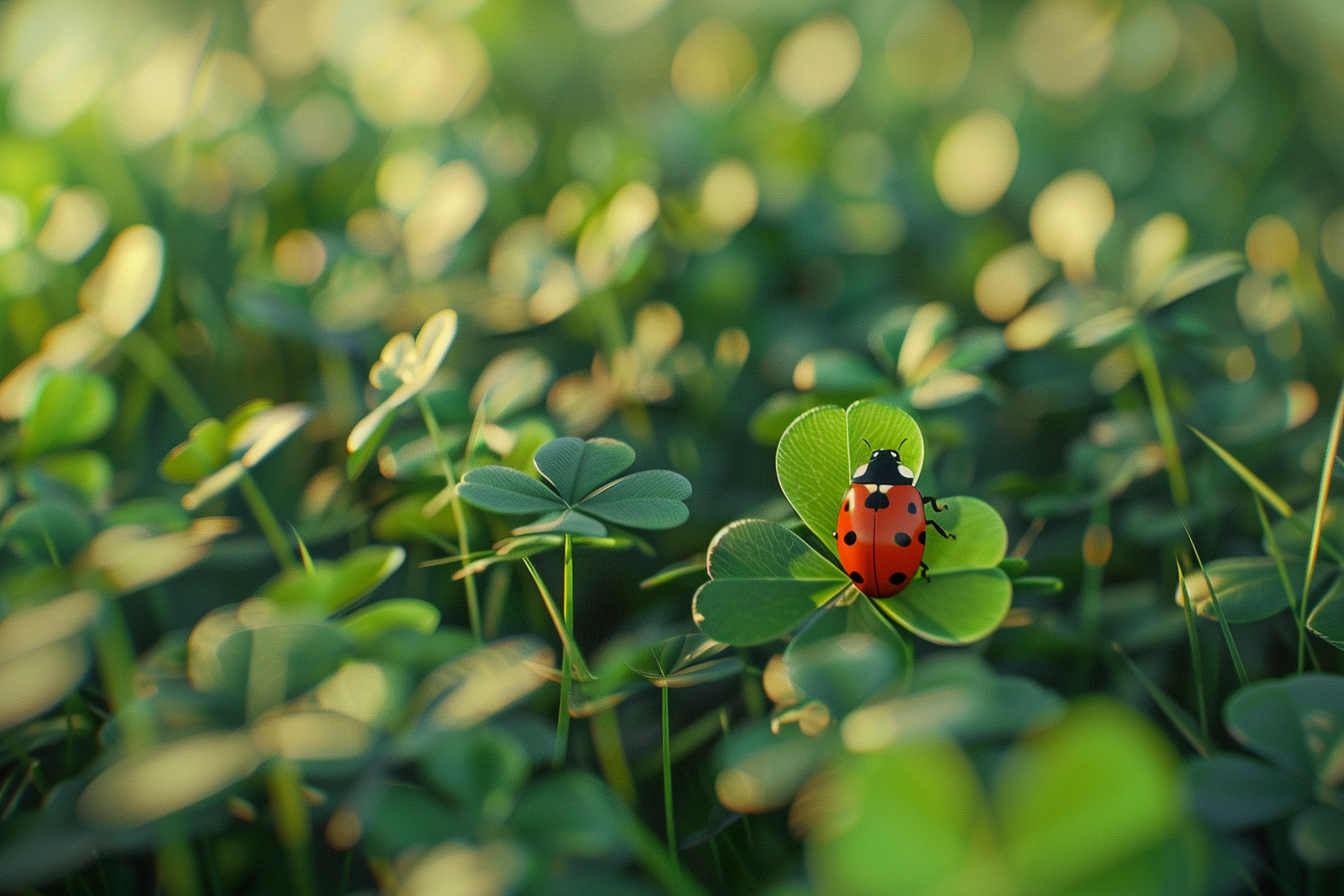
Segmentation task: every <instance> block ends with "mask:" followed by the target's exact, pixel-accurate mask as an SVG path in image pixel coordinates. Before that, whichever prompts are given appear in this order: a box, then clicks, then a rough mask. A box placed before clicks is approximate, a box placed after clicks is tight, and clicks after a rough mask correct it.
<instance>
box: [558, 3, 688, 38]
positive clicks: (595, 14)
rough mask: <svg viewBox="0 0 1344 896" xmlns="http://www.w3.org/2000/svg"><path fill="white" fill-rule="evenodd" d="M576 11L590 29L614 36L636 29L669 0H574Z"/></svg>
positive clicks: (597, 32)
mask: <svg viewBox="0 0 1344 896" xmlns="http://www.w3.org/2000/svg"><path fill="white" fill-rule="evenodd" d="M572 2H573V4H574V12H575V14H576V15H577V16H578V18H579V21H580V22H582V23H583V25H584V27H586V28H587V29H588V30H589V31H592V32H594V33H596V34H603V35H606V36H608V37H614V36H616V35H618V34H626V33H628V32H630V31H634V30H635V29H636V28H638V27H639V26H640V25H643V24H644V23H645V22H647V21H648V20H649V19H651V18H653V17H654V16H655V15H657V14H658V11H659V10H660V9H662V8H663V7H664V6H666V5H667V3H668V0H572Z"/></svg>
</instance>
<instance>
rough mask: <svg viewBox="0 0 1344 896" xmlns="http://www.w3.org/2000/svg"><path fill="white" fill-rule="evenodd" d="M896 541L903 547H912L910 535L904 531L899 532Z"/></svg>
mask: <svg viewBox="0 0 1344 896" xmlns="http://www.w3.org/2000/svg"><path fill="white" fill-rule="evenodd" d="M896 543H897V544H898V545H900V546H901V547H903V548H908V547H910V536H909V535H906V534H905V533H904V532H897V533H896Z"/></svg>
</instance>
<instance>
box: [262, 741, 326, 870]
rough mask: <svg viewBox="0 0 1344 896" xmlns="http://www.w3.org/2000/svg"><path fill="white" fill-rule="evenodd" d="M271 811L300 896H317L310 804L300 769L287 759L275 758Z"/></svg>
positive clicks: (272, 773)
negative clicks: (304, 794) (306, 800)
mask: <svg viewBox="0 0 1344 896" xmlns="http://www.w3.org/2000/svg"><path fill="white" fill-rule="evenodd" d="M269 784H270V792H271V809H272V811H274V813H275V834H276V837H277V838H278V839H279V841H280V846H281V847H282V848H283V849H284V851H285V857H286V858H287V859H288V860H289V870H290V873H291V874H292V875H293V878H294V892H295V893H296V894H297V896H315V894H316V893H317V882H316V880H315V878H314V875H313V866H312V861H311V859H310V856H309V851H308V845H309V844H308V841H309V837H310V836H311V832H310V830H309V823H308V805H307V803H306V802H305V801H304V798H303V779H302V778H301V777H300V773H299V768H298V766H297V765H295V764H294V763H293V762H291V761H289V760H288V759H276V760H274V761H273V763H272V765H271V773H270V780H269Z"/></svg>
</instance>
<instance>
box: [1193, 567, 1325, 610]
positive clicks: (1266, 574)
mask: <svg viewBox="0 0 1344 896" xmlns="http://www.w3.org/2000/svg"><path fill="white" fill-rule="evenodd" d="M1204 573H1205V574H1206V575H1207V576H1208V581H1205V578H1204V576H1203V575H1198V574H1193V573H1192V574H1191V575H1188V576H1187V577H1186V580H1185V585H1186V588H1187V589H1188V590H1189V592H1190V600H1191V601H1192V602H1193V604H1194V608H1195V610H1196V611H1197V612H1198V613H1199V615H1201V616H1203V617H1204V618H1205V619H1217V618H1218V616H1217V614H1216V613H1215V612H1214V609H1213V600H1212V599H1211V598H1210V596H1209V584H1210V583H1212V585H1213V589H1214V593H1215V594H1217V596H1218V608H1219V609H1220V610H1221V611H1222V613H1223V618H1225V619H1226V620H1227V621H1228V622H1232V623H1238V622H1258V621H1259V620H1261V619H1268V618H1269V617H1270V616H1273V615H1274V614H1275V613H1279V612H1282V611H1283V610H1286V609H1287V608H1288V595H1287V594H1286V593H1285V592H1284V590H1283V580H1282V579H1281V578H1280V577H1279V568H1278V565H1277V564H1276V563H1275V562H1274V560H1273V559H1272V558H1270V557H1226V558H1222V559H1219V560H1213V561H1210V562H1209V563H1206V564H1204ZM1294 577H1295V578H1297V579H1298V581H1299V584H1300V582H1301V578H1302V570H1301V568H1300V567H1290V568H1289V578H1290V580H1291V579H1292V578H1294ZM1180 597H1181V595H1180V594H1179V593H1178V594H1177V599H1178V600H1179V599H1180Z"/></svg>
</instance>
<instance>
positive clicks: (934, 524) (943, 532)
mask: <svg viewBox="0 0 1344 896" xmlns="http://www.w3.org/2000/svg"><path fill="white" fill-rule="evenodd" d="M925 522H927V523H928V524H929V525H930V526H932V527H933V528H934V529H937V530H938V534H939V535H941V536H943V537H944V538H956V537H957V534H956V533H955V532H949V531H947V530H946V529H944V528H943V527H942V526H940V525H938V522H937V520H935V519H933V518H932V517H930V518H929V519H927V520H925Z"/></svg>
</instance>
